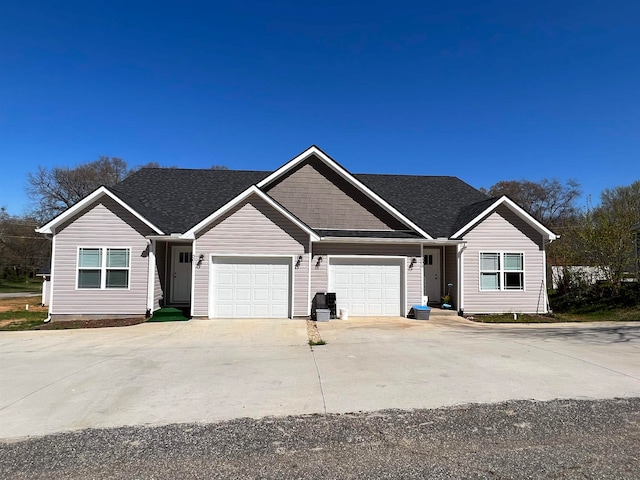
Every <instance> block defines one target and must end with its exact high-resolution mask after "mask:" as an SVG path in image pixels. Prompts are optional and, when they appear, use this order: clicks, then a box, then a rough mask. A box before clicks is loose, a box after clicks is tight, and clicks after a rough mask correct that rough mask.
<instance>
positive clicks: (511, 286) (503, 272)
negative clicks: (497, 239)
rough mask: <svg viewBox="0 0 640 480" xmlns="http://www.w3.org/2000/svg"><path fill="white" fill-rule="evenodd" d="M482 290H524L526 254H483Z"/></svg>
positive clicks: (481, 265) (481, 261) (481, 263)
mask: <svg viewBox="0 0 640 480" xmlns="http://www.w3.org/2000/svg"><path fill="white" fill-rule="evenodd" d="M480 290H489V291H491V290H524V254H523V253H499V252H481V253H480Z"/></svg>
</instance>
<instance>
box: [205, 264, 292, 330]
mask: <svg viewBox="0 0 640 480" xmlns="http://www.w3.org/2000/svg"><path fill="white" fill-rule="evenodd" d="M212 262H213V263H212V265H211V288H210V291H209V305H210V307H209V317H211V318H288V317H289V316H290V315H289V310H290V309H289V306H290V304H291V296H290V295H291V293H290V292H291V273H290V272H291V258H290V257H269V258H266V257H265V258H262V257H214V258H213V261H212Z"/></svg>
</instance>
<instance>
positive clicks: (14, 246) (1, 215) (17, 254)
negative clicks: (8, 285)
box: [0, 208, 51, 280]
mask: <svg viewBox="0 0 640 480" xmlns="http://www.w3.org/2000/svg"><path fill="white" fill-rule="evenodd" d="M37 225H38V224H37V222H36V220H35V219H34V218H29V217H17V216H12V215H9V214H8V213H7V211H6V210H5V209H4V208H0V278H11V279H13V280H18V279H21V278H28V277H29V276H33V275H34V274H35V273H36V272H37V270H38V268H39V267H41V266H42V265H44V264H45V263H46V261H47V260H48V258H49V251H50V248H51V245H50V243H49V242H48V241H47V240H46V239H45V238H44V237H43V236H42V235H38V234H37V233H35V232H34V229H35V227H37Z"/></svg>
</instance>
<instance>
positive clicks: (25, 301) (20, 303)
mask: <svg viewBox="0 0 640 480" xmlns="http://www.w3.org/2000/svg"><path fill="white" fill-rule="evenodd" d="M35 298H37V297H35ZM35 298H34V297H19V298H1V299H0V312H14V311H16V310H26V305H29V311H30V312H46V311H47V310H48V309H49V307H43V306H42V305H41V304H39V303H35V302H34V300H35Z"/></svg>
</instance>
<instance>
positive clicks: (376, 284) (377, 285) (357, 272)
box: [329, 259, 402, 316]
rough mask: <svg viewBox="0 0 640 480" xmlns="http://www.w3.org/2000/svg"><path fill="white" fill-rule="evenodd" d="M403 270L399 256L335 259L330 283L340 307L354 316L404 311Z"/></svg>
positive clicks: (394, 314)
mask: <svg viewBox="0 0 640 480" xmlns="http://www.w3.org/2000/svg"><path fill="white" fill-rule="evenodd" d="M365 262H366V263H365ZM401 271H402V269H401V263H400V261H399V260H397V259H388V260H387V259H381V260H377V259H332V260H331V262H330V267H329V272H330V273H329V285H330V289H331V290H332V291H335V292H336V303H337V307H338V308H347V309H348V310H349V315H354V316H366V315H371V316H376V315H378V316H384V315H389V316H399V315H401V306H400V305H401V297H402V277H401Z"/></svg>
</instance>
